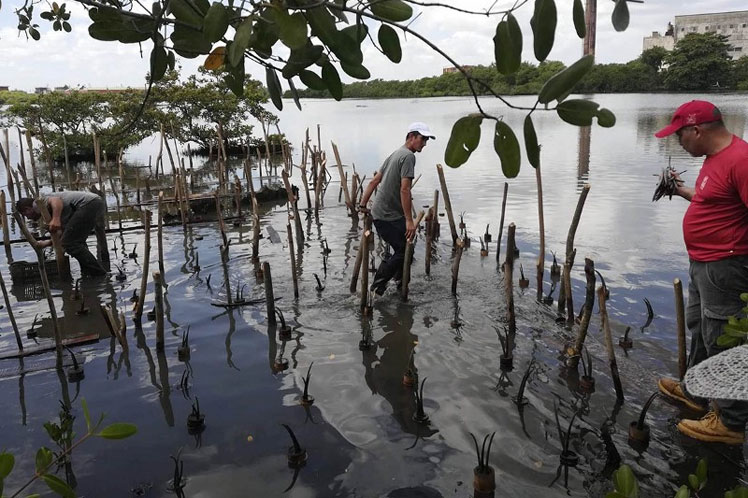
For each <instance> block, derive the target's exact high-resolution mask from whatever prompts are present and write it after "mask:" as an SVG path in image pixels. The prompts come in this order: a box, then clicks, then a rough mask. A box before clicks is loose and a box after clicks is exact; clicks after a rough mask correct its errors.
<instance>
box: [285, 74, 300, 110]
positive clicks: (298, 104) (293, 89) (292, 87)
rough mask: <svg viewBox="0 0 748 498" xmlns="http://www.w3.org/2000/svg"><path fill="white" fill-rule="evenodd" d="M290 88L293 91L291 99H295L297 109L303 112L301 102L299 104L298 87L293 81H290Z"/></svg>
mask: <svg viewBox="0 0 748 498" xmlns="http://www.w3.org/2000/svg"><path fill="white" fill-rule="evenodd" d="M286 81H288V87H289V88H290V89H291V97H293V103H294V104H296V108H297V109H299V110H301V102H299V92H298V91H297V90H296V86H295V85H294V84H293V80H291V79H289V80H286Z"/></svg>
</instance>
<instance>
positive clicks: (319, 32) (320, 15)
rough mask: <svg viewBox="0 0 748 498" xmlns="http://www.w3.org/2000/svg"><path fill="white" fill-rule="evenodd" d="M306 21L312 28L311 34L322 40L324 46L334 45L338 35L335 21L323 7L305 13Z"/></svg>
mask: <svg viewBox="0 0 748 498" xmlns="http://www.w3.org/2000/svg"><path fill="white" fill-rule="evenodd" d="M305 13H306V19H307V21H308V22H309V26H310V27H311V28H312V34H313V35H314V36H316V37H317V38H319V39H320V40H322V42H323V43H324V44H325V45H328V46H330V47H331V46H332V45H334V44H335V40H336V36H337V33H338V30H337V28H336V27H335V19H334V18H333V17H332V15H331V14H330V12H328V10H327V9H326V8H324V7H315V8H313V9H308V10H306V11H305Z"/></svg>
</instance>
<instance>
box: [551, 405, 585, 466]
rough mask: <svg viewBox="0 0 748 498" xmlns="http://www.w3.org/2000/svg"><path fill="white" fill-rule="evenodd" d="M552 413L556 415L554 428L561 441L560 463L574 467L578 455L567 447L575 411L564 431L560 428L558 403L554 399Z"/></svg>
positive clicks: (577, 460) (575, 416) (575, 414)
mask: <svg viewBox="0 0 748 498" xmlns="http://www.w3.org/2000/svg"><path fill="white" fill-rule="evenodd" d="M553 409H554V411H553V413H554V415H555V416H556V429H557V430H558V439H559V441H560V442H561V465H563V466H565V467H574V466H576V464H577V463H579V457H578V456H577V454H576V453H575V452H573V451H571V450H570V449H569V441H570V440H571V428H572V426H573V425H574V420H575V419H576V418H577V412H576V411H575V412H574V414H573V415H572V416H571V420H569V427H568V428H567V429H566V432H564V431H563V429H561V420H560V419H559V417H558V405H556V402H555V400H554V402H553Z"/></svg>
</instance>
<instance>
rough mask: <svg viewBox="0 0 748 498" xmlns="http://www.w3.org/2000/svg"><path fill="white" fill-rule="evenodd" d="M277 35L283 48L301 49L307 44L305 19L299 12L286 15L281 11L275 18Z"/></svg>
mask: <svg viewBox="0 0 748 498" xmlns="http://www.w3.org/2000/svg"><path fill="white" fill-rule="evenodd" d="M276 22H277V23H278V34H279V36H280V39H281V41H282V42H283V44H284V45H285V46H287V47H288V48H290V49H294V48H299V47H303V46H304V45H305V44H306V42H307V39H308V38H307V29H306V18H305V17H304V15H303V14H302V13H301V12H296V13H295V14H292V15H288V13H287V12H285V11H282V13H281V14H279V15H278V16H277V17H276Z"/></svg>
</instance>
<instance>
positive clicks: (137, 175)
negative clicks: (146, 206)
mask: <svg viewBox="0 0 748 498" xmlns="http://www.w3.org/2000/svg"><path fill="white" fill-rule="evenodd" d="M135 202H136V203H137V204H138V206H140V168H137V169H136V170H135Z"/></svg>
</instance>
